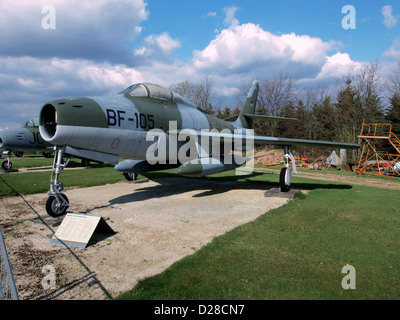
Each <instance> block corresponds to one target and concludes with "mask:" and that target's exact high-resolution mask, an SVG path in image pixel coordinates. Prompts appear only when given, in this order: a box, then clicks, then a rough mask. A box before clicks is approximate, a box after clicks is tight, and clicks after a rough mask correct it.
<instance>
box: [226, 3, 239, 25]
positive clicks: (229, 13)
mask: <svg viewBox="0 0 400 320" xmlns="http://www.w3.org/2000/svg"><path fill="white" fill-rule="evenodd" d="M237 10H238V8H237V7H234V6H233V7H226V8H224V10H223V11H224V13H225V19H224V23H225V25H227V26H228V27H229V28H234V27H236V26H237V25H239V20H238V19H236V18H235V13H236V11H237Z"/></svg>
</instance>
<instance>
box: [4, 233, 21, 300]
mask: <svg viewBox="0 0 400 320" xmlns="http://www.w3.org/2000/svg"><path fill="white" fill-rule="evenodd" d="M0 264H1V270H0V300H18V293H17V288H16V287H15V282H14V277H13V274H12V270H11V266H10V261H9V260H8V255H7V250H6V245H5V243H4V239H3V233H2V232H1V229H0Z"/></svg>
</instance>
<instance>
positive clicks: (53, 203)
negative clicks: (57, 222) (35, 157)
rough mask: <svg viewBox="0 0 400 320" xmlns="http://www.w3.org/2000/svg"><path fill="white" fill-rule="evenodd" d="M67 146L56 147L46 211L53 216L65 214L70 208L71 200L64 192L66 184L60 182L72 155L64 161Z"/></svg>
mask: <svg viewBox="0 0 400 320" xmlns="http://www.w3.org/2000/svg"><path fill="white" fill-rule="evenodd" d="M64 151H65V147H58V146H56V147H54V161H53V172H52V175H51V179H50V190H49V192H48V195H49V198H48V199H47V201H46V212H47V213H48V214H49V215H50V216H52V217H60V216H62V215H64V214H65V213H66V211H67V209H68V208H69V201H68V198H67V196H66V195H65V194H63V193H62V192H63V190H64V186H63V184H62V182H59V180H58V179H59V176H60V174H61V173H62V171H63V170H64V168H65V167H66V166H67V165H68V163H69V161H70V160H71V158H72V156H70V157H69V158H68V160H67V161H65V162H63V153H64Z"/></svg>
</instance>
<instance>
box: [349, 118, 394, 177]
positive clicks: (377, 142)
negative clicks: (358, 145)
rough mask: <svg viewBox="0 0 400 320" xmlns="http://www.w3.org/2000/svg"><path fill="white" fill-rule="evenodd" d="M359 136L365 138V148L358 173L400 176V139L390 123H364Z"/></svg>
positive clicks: (356, 170)
mask: <svg viewBox="0 0 400 320" xmlns="http://www.w3.org/2000/svg"><path fill="white" fill-rule="evenodd" d="M358 137H359V138H360V139H362V140H363V149H362V153H361V157H360V162H359V163H358V165H357V167H356V168H355V169H354V172H355V173H356V174H358V175H359V174H361V173H366V174H375V175H385V176H394V177H400V139H399V138H398V137H397V136H396V135H395V134H394V133H393V132H392V125H391V124H390V123H364V124H363V125H362V130H361V135H359V136H358Z"/></svg>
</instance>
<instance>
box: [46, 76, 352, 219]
mask: <svg viewBox="0 0 400 320" xmlns="http://www.w3.org/2000/svg"><path fill="white" fill-rule="evenodd" d="M258 91H259V83H258V81H257V80H255V81H254V82H253V84H252V86H251V88H250V91H249V93H248V95H247V98H246V100H245V103H244V106H243V108H242V110H241V112H240V114H239V116H238V117H237V119H236V120H235V121H234V122H232V121H224V120H221V119H218V118H216V117H214V116H212V115H210V114H207V113H206V112H204V111H203V110H201V109H200V108H199V107H197V106H196V105H194V104H193V103H192V102H190V101H188V100H186V99H184V98H183V97H181V96H180V95H178V94H177V93H175V92H173V91H171V90H170V89H167V88H164V87H161V86H159V85H155V84H150V83H137V84H134V85H131V86H129V87H128V88H126V89H125V90H123V91H121V92H120V93H118V94H116V95H114V96H111V97H91V98H86V97H78V98H66V99H60V100H55V101H50V102H48V103H46V104H45V105H44V106H43V107H42V109H41V111H40V117H39V121H40V126H39V129H40V133H41V135H42V137H43V139H44V140H45V141H47V142H49V143H51V144H53V145H55V155H54V165H53V173H52V177H51V182H50V191H49V192H48V194H49V198H48V200H47V202H46V211H47V213H48V214H49V215H51V216H60V215H63V214H65V212H66V210H67V209H68V207H69V201H68V198H67V196H66V195H65V194H64V193H63V184H62V183H61V182H60V181H59V176H60V174H61V173H62V171H63V169H64V168H65V166H66V165H67V164H68V160H67V162H66V163H64V162H63V158H62V156H63V154H64V152H66V148H68V149H69V150H72V151H73V152H74V153H75V154H77V153H78V154H80V155H81V156H82V157H87V158H90V159H94V160H98V161H102V162H108V163H112V164H115V169H116V170H118V171H120V172H122V173H124V174H126V175H128V174H133V175H136V174H138V173H142V172H149V171H157V170H160V169H164V168H178V173H179V174H181V175H184V176H191V177H193V176H203V175H208V174H213V173H217V172H223V171H227V170H232V169H236V168H238V167H240V166H242V165H243V164H247V162H248V161H249V160H250V158H248V157H246V156H240V155H237V154H235V155H233V154H234V152H235V151H242V152H245V151H247V150H249V149H250V148H251V147H252V146H253V145H254V144H262V145H280V146H283V147H284V148H285V160H286V166H285V167H284V168H282V170H281V174H280V181H279V183H280V188H281V191H288V190H289V188H290V180H291V166H290V163H291V164H292V168H293V171H294V172H295V173H296V166H295V162H294V157H293V154H292V151H291V149H292V146H310V147H327V148H345V149H355V148H359V145H358V144H351V143H341V142H327V141H315V140H303V139H289V138H279V137H265V136H255V135H253V134H252V131H251V128H252V125H253V120H254V119H266V120H278V121H281V120H293V119H282V118H279V117H270V116H264V115H256V114H255V110H256V102H257V95H258ZM249 132H250V133H249ZM215 140H217V142H216V143H215V144H214V141H215ZM237 141H239V143H237V145H236V144H235V143H236V142H237ZM226 145H228V148H226ZM214 150H215V151H214ZM246 155H247V154H246ZM120 158H123V159H127V160H124V161H121V162H120V163H118V162H119V159H120Z"/></svg>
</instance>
